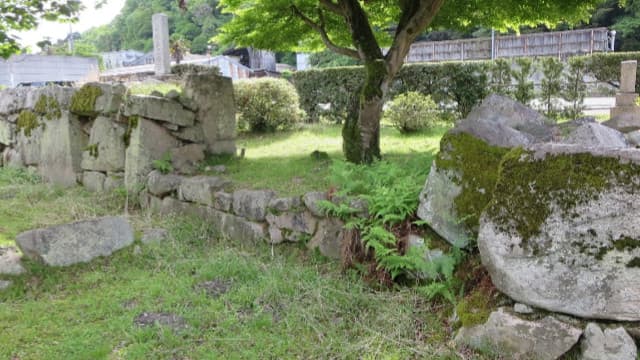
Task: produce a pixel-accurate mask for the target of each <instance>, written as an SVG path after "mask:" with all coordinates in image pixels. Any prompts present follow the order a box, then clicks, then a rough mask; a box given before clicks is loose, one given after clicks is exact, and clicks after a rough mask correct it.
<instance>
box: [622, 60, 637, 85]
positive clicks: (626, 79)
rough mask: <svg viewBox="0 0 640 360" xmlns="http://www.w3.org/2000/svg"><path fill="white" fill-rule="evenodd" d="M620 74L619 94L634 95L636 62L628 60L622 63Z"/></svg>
mask: <svg viewBox="0 0 640 360" xmlns="http://www.w3.org/2000/svg"><path fill="white" fill-rule="evenodd" d="M621 68H622V69H621V72H620V92H621V93H635V92H636V69H637V68H638V61H636V60H628V61H623V62H622V65H621Z"/></svg>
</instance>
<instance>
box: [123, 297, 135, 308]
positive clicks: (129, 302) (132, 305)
mask: <svg viewBox="0 0 640 360" xmlns="http://www.w3.org/2000/svg"><path fill="white" fill-rule="evenodd" d="M122 307H123V308H125V309H127V310H133V309H135V308H136V307H138V300H136V299H129V300H127V301H123V302H122Z"/></svg>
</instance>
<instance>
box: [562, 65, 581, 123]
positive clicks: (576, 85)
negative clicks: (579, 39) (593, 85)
mask: <svg viewBox="0 0 640 360" xmlns="http://www.w3.org/2000/svg"><path fill="white" fill-rule="evenodd" d="M585 72H586V66H585V61H584V59H582V58H572V59H569V67H568V71H567V73H566V76H565V82H564V91H563V93H562V97H563V98H564V99H565V100H566V101H568V102H569V106H568V107H566V108H565V109H564V116H566V117H567V118H569V119H577V118H578V117H579V116H580V115H582V111H583V110H584V98H585V96H586V95H587V85H586V84H585V83H584V81H583V79H584V75H585Z"/></svg>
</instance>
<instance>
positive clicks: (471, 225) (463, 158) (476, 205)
mask: <svg viewBox="0 0 640 360" xmlns="http://www.w3.org/2000/svg"><path fill="white" fill-rule="evenodd" d="M440 149H441V151H440V153H439V154H438V156H437V157H436V166H437V167H438V169H440V170H449V171H451V172H452V173H453V174H455V177H454V178H453V179H452V180H453V182H454V183H456V184H457V185H459V186H460V187H461V188H462V191H461V193H460V195H458V196H457V197H456V198H455V200H454V208H455V211H456V214H457V218H458V219H459V220H460V221H461V222H462V223H463V224H464V225H465V226H466V227H468V229H469V230H471V231H472V232H473V233H477V231H478V224H479V219H480V214H481V213H482V211H483V210H484V208H485V207H486V205H487V204H488V203H489V201H490V200H491V199H492V197H493V189H494V187H495V184H496V182H497V181H498V170H499V166H500V162H501V160H502V157H503V156H504V155H505V154H506V153H507V152H508V151H509V149H507V148H502V147H498V146H492V145H489V144H488V143H486V142H485V141H483V140H481V139H478V138H476V137H474V136H472V135H469V134H466V133H451V132H450V133H448V134H446V135H445V136H444V137H443V138H442V140H441V142H440Z"/></svg>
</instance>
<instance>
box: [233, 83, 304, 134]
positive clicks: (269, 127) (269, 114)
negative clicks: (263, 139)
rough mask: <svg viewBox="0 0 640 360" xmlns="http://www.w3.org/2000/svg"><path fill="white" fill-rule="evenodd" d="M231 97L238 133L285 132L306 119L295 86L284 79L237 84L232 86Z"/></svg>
mask: <svg viewBox="0 0 640 360" xmlns="http://www.w3.org/2000/svg"><path fill="white" fill-rule="evenodd" d="M234 95H235V99H236V107H237V112H238V127H239V128H240V129H241V130H249V131H251V132H272V131H276V130H287V129H290V128H291V127H293V126H294V125H295V124H297V123H299V122H301V121H302V120H303V119H304V117H305V112H304V111H303V110H302V109H300V100H299V98H298V93H297V92H296V89H295V87H293V85H291V83H289V82H288V81H287V80H284V79H274V78H262V79H256V80H243V81H238V82H237V83H234Z"/></svg>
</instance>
